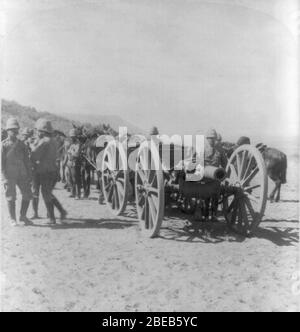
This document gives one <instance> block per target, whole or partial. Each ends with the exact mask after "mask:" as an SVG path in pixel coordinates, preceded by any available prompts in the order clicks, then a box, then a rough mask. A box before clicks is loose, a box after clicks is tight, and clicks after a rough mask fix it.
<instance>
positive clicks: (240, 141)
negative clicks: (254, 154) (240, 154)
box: [236, 136, 250, 146]
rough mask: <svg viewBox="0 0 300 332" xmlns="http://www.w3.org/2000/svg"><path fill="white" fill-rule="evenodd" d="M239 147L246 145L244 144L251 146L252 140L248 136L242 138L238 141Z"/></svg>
mask: <svg viewBox="0 0 300 332" xmlns="http://www.w3.org/2000/svg"><path fill="white" fill-rule="evenodd" d="M236 144H237V145H238V146H241V145H244V144H250V138H249V137H247V136H242V137H240V138H239V139H238V141H237V143H236Z"/></svg>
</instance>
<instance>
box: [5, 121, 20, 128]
mask: <svg viewBox="0 0 300 332" xmlns="http://www.w3.org/2000/svg"><path fill="white" fill-rule="evenodd" d="M9 129H20V125H19V122H18V120H17V119H16V118H9V119H8V120H7V122H6V130H9Z"/></svg>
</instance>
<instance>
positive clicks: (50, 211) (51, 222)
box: [46, 201, 56, 225]
mask: <svg viewBox="0 0 300 332" xmlns="http://www.w3.org/2000/svg"><path fill="white" fill-rule="evenodd" d="M46 207H47V212H48V218H49V221H48V225H55V224H56V219H55V215H54V204H53V202H52V201H49V202H47V203H46Z"/></svg>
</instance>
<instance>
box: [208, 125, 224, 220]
mask: <svg viewBox="0 0 300 332" xmlns="http://www.w3.org/2000/svg"><path fill="white" fill-rule="evenodd" d="M204 165H205V166H214V167H223V168H226V165H227V157H226V155H225V152H224V150H223V149H222V148H221V147H220V146H219V145H218V134H217V132H216V130H215V129H210V130H209V131H208V132H207V134H206V142H205V147H204ZM218 198H219V195H217V194H216V195H214V196H213V197H212V198H211V199H210V198H209V199H207V200H206V201H205V211H204V215H205V217H206V218H208V217H209V210H210V211H211V220H212V221H217V220H218V219H217V216H216V215H217V210H218ZM210 206H211V208H209V207H210Z"/></svg>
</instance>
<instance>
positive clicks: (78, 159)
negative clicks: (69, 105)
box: [67, 129, 82, 198]
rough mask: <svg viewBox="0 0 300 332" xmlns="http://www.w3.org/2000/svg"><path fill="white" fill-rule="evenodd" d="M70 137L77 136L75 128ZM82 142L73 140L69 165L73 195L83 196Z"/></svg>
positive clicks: (68, 157) (69, 153)
mask: <svg viewBox="0 0 300 332" xmlns="http://www.w3.org/2000/svg"><path fill="white" fill-rule="evenodd" d="M70 137H76V132H75V130H73V129H72V130H71V131H70ZM81 165H82V156H81V143H80V142H73V143H72V144H71V145H70V147H69V149H68V152H67V167H68V169H69V172H70V180H71V186H72V189H71V190H72V195H71V196H72V197H76V198H80V197H81V187H82V177H81Z"/></svg>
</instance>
